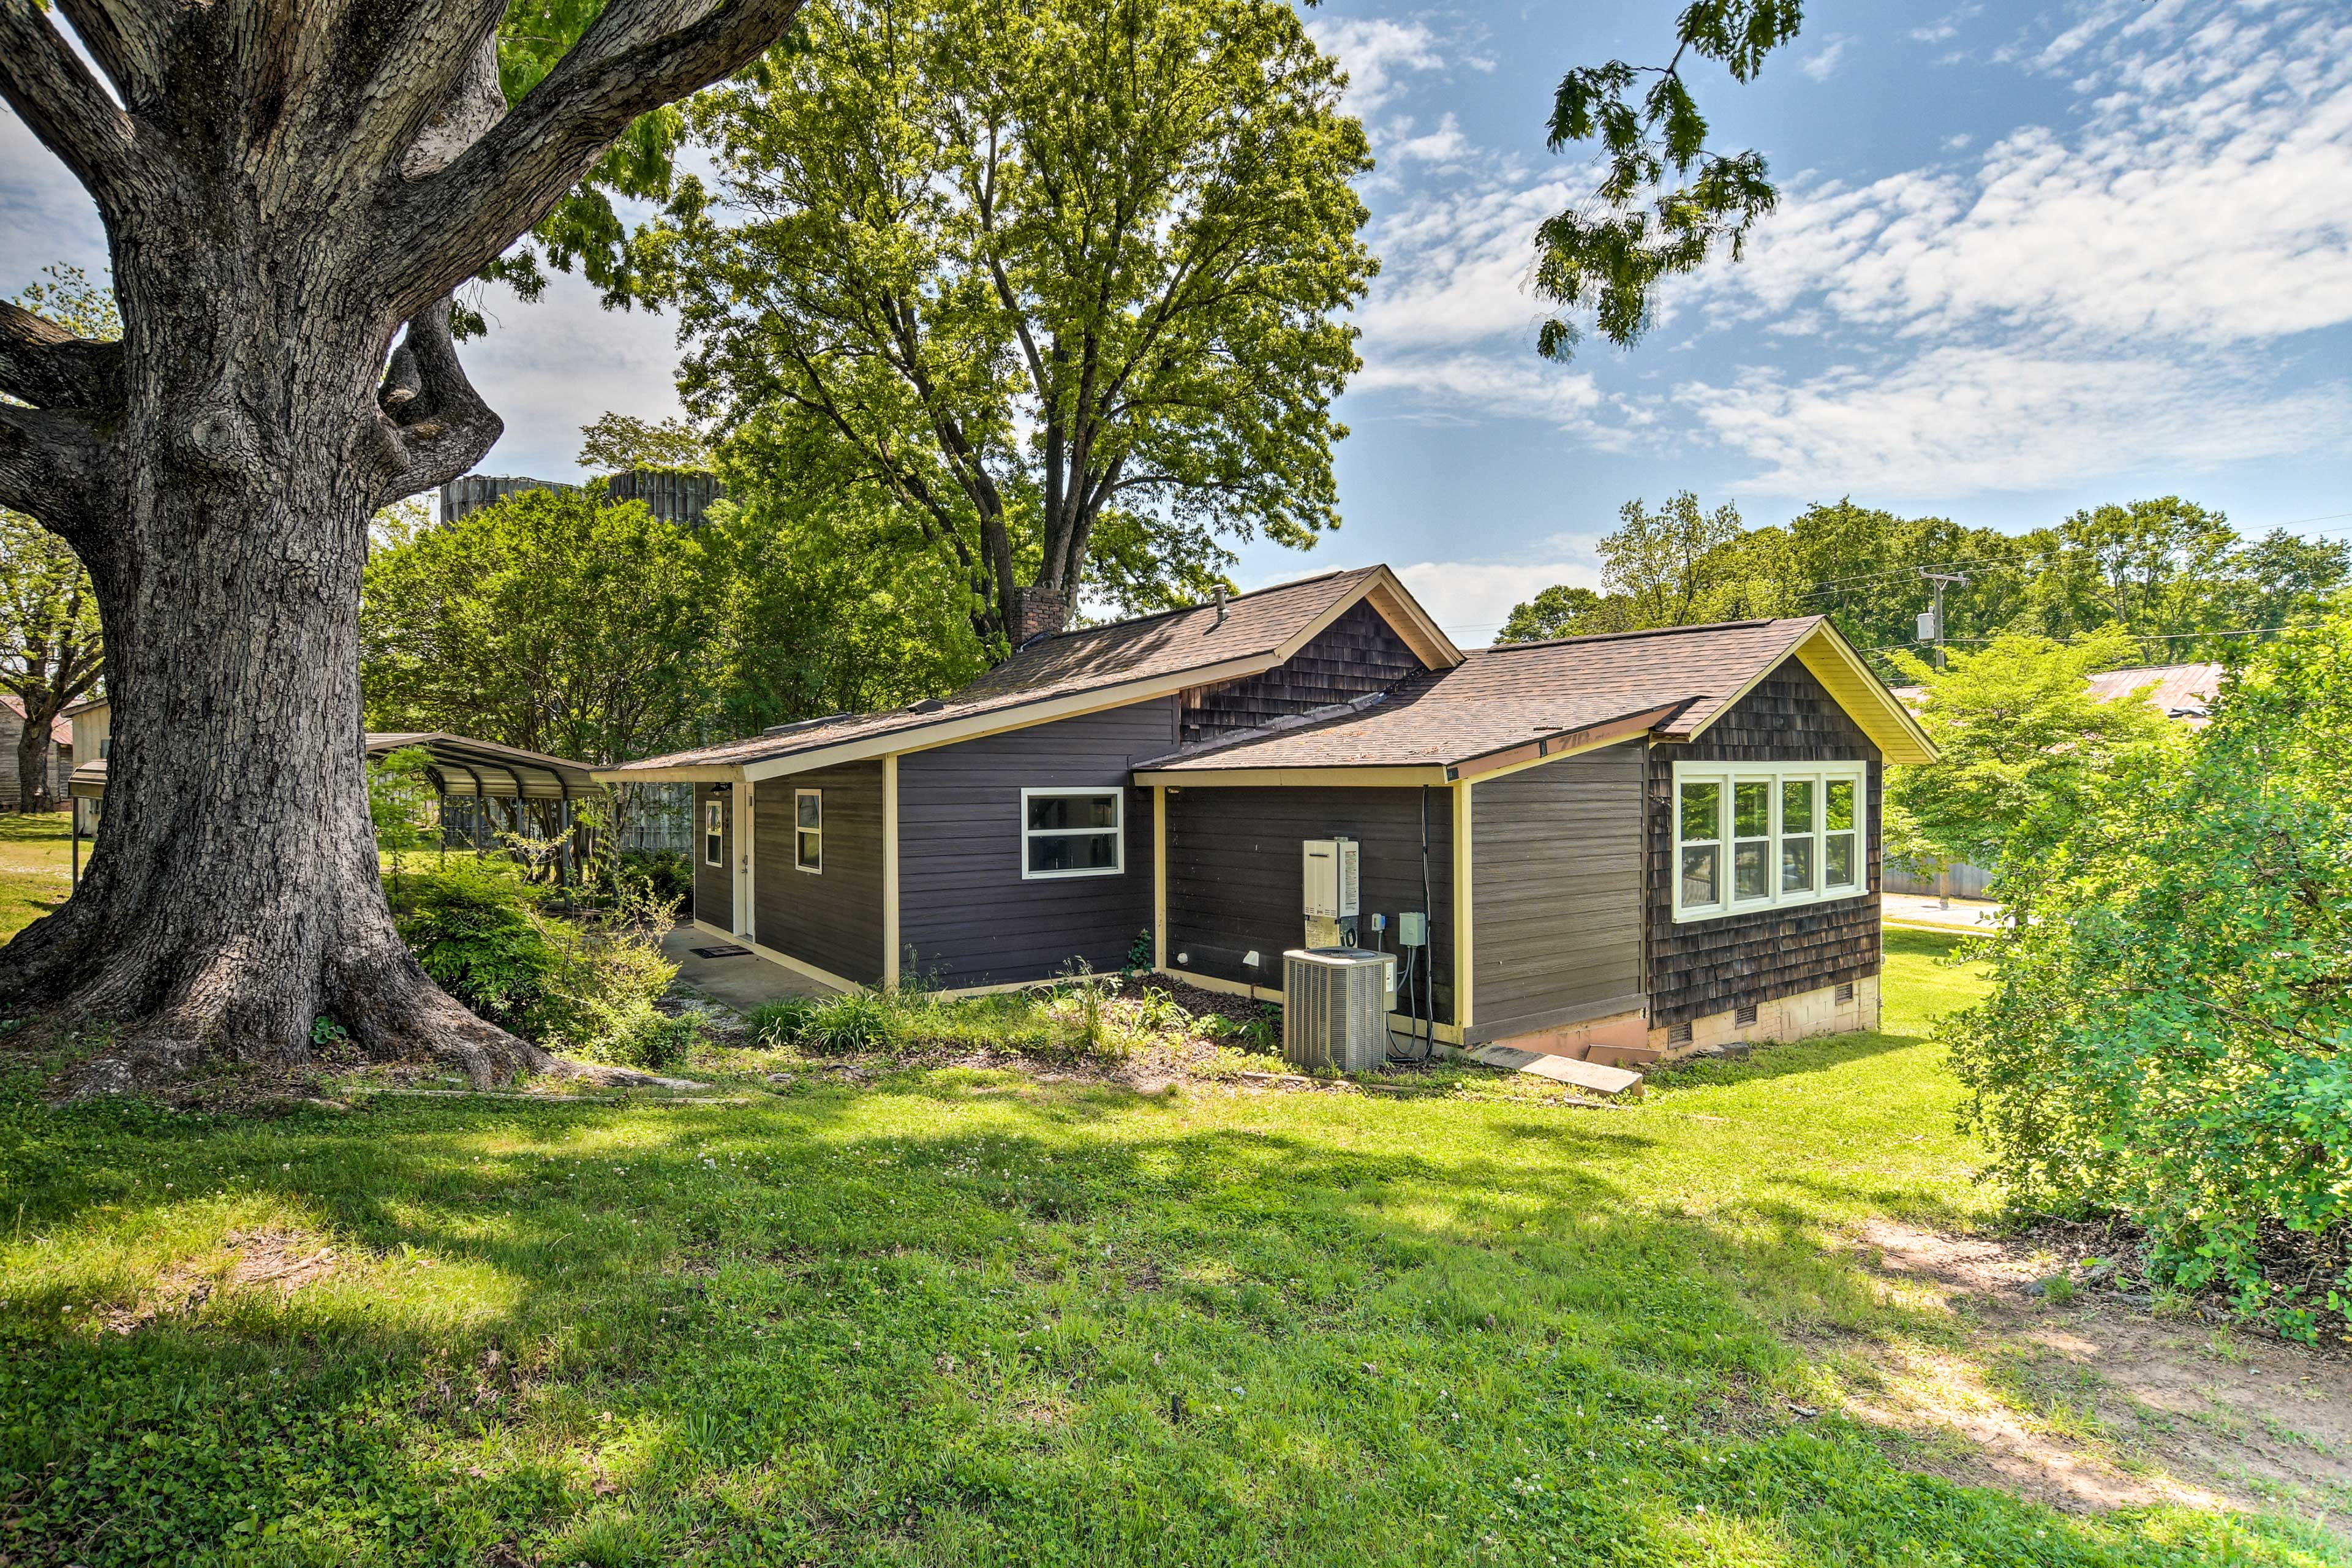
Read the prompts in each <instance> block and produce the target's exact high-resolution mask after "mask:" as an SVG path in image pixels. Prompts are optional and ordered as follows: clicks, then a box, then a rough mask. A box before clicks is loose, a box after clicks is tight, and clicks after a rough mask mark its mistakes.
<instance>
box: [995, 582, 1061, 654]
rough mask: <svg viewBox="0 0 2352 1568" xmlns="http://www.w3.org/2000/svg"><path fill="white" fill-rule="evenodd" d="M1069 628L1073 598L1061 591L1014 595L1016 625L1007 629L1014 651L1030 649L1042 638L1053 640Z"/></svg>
mask: <svg viewBox="0 0 2352 1568" xmlns="http://www.w3.org/2000/svg"><path fill="white" fill-rule="evenodd" d="M1069 624H1070V599H1069V595H1066V594H1065V593H1063V592H1062V591H1061V590H1060V589H1058V588H1044V587H1036V588H1015V589H1014V590H1013V625H1012V626H1008V627H1006V628H1005V629H1006V630H1007V631H1008V632H1009V633H1010V634H1011V635H1012V639H1013V647H1028V646H1029V645H1030V644H1031V643H1033V642H1035V641H1036V640H1037V639H1038V638H1040V637H1051V636H1053V635H1054V634H1055V632H1058V631H1060V630H1061V629H1062V628H1063V627H1064V626H1067V625H1069Z"/></svg>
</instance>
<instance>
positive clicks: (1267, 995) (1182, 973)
mask: <svg viewBox="0 0 2352 1568" xmlns="http://www.w3.org/2000/svg"><path fill="white" fill-rule="evenodd" d="M1153 973H1157V974H1164V975H1166V976H1167V977H1168V978H1169V979H1171V980H1181V981H1182V982H1183V983H1184V984H1187V985H1197V986H1199V987H1200V988H1201V989H1202V990H1203V991H1217V992H1222V993H1223V994H1225V995H1227V996H1246V997H1248V998H1249V999H1250V1000H1251V1001H1253V1002H1272V1003H1274V1004H1276V1005H1280V1004H1281V1002H1282V993H1281V991H1280V990H1278V989H1277V988H1276V987H1274V986H1270V985H1244V984H1242V983H1241V982H1240V981H1238V980H1220V979H1219V978H1217V976H1215V975H1213V974H1195V973H1192V971H1191V970H1189V969H1168V968H1164V967H1163V968H1160V969H1157V970H1155V971H1153ZM1388 1017H1389V1027H1390V1028H1391V1029H1394V1030H1396V1031H1397V1032H1399V1033H1400V1034H1402V1033H1407V1032H1410V1033H1412V1034H1413V1035H1415V1036H1418V1035H1419V1034H1420V1033H1421V1030H1422V1028H1423V1024H1422V1021H1421V1020H1420V1019H1419V1018H1415V1017H1413V1016H1411V1015H1409V1014H1405V1013H1391V1014H1390V1015H1389V1016H1388ZM1427 1027H1428V1028H1429V1029H1430V1030H1431V1031H1432V1033H1433V1037H1434V1038H1436V1039H1437V1040H1439V1041H1441V1042H1442V1043H1444V1044H1445V1045H1449V1046H1454V1045H1460V1044H1461V1043H1462V1031H1461V1030H1460V1029H1457V1028H1455V1027H1454V1026H1453V1025H1451V1024H1431V1025H1429V1026H1427Z"/></svg>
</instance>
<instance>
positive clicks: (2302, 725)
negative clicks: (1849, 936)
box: [1946, 608, 2352, 1339]
mask: <svg viewBox="0 0 2352 1568" xmlns="http://www.w3.org/2000/svg"><path fill="white" fill-rule="evenodd" d="M2347 751H2352V608H2348V609H2347V610H2346V611H2343V612H2339V613H2338V614H2337V615H2336V616H2334V617H2333V618H2332V619H2331V620H2330V621H2329V622H2328V623H2327V624H2326V625H2325V626H2322V627H2320V628H2317V629H2314V630H2309V631H2303V632H2296V633H2291V634H2289V635H2288V636H2286V637H2284V638H2283V639H2282V640H2281V641H2280V642H2278V643H2276V644H2273V645H2271V646H2270V647H2264V648H2262V649H2260V650H2257V651H2256V653H2255V654H2254V656H2253V658H2252V660H2251V662H2250V663H2249V666H2248V667H2247V668H2246V669H2244V670H2243V671H2242V672H2240V673H2239V674H2237V675H2236V676H2234V677H2233V678H2232V679H2231V681H2230V682H2229V683H2228V685H2227V686H2226V687H2225V689H2224V691H2223V693H2222V696H2221V701H2220V703H2219V704H2218V705H2217V707H2216V710H2215V713H2214V721H2213V723H2212V725H2211V727H2210V728H2209V729H2207V730H2206V731H2204V732H2203V733H2202V734H2200V735H2199V736H2198V737H2197V738H2196V741H2195V743H2194V745H2193V746H2192V747H2191V748H2190V749H2189V751H2188V752H2187V754H2186V756H2185V757H2183V758H2179V759H2177V760H2176V759H2173V758H2169V757H2167V756H2164V755H2161V754H2158V755H2155V756H2154V757H2152V759H2151V760H2150V761H2148V762H2147V764H2146V765H2145V766H2143V767H2141V768H2140V769H2138V770H2137V771H2134V772H2126V773H2120V774H2118V775H2116V776H2115V777H2113V778H2112V779H2110V780H2109V781H2108V782H2107V784H2106V785H2105V791H2104V794H2103V795H2101V796H2100V797H2099V798H2098V799H2097V800H2096V801H2095V803H2094V805H2092V807H2091V808H2089V809H2087V810H2086V811H2085V812H2084V816H2082V818H2081V819H2080V821H2079V823H2078V825H2077V826H2076V827H2075V828H2074V831H2073V832H2071V833H2070V834H2069V835H2067V836H2066V837H2064V838H2063V840H2061V841H2060V842H2058V843H2057V844H2056V845H2055V846H2054V847H2053V848H2052V850H2051V852H2050V853H2049V855H2048V856H2047V857H2046V858H2044V859H2043V861H2042V864H2041V865H2040V866H2039V867H2037V868H2036V875H2035V876H2034V877H2032V879H2021V883H2020V884H2019V885H2018V886H2019V888H2020V896H2018V897H2016V898H2014V899H2013V901H2012V904H2011V915H2010V923H2009V924H2008V926H2007V927H2006V928H2005V929H2004V930H2003V931H2002V932H2001V933H2000V935H1999V936H1998V937H1996V938H1993V939H1991V940H1990V941H1989V942H1984V943H1981V944H1979V946H1978V948H1977V951H1978V952H1979V954H1980V955H1981V956H1984V957H1986V958H1988V959H1990V963H1991V967H1992V973H1993V982H1994V984H1993V988H1992V991H1991V993H1990V994H1989V996H1988V997H1987V998H1986V1000H1985V1001H1984V1002H1982V1003H1981V1004H1979V1005H1977V1006H1975V1007H1973V1008H1970V1009H1969V1010H1967V1011H1965V1012H1963V1013H1960V1014H1958V1015H1956V1016H1954V1017H1953V1018H1952V1019H1950V1020H1948V1023H1947V1026H1946V1038H1947V1039H1948V1042H1949V1043H1950V1045H1951V1047H1952V1053H1953V1062H1954V1065H1955V1067H1956V1068H1958V1072H1959V1074H1960V1077H1961V1079H1962V1080H1963V1081H1964V1082H1965V1083H1966V1085H1967V1087H1968V1089H1969V1101H1968V1103H1967V1106H1966V1110H1965V1118H1966V1121H1968V1123H1969V1125H1971V1126H1972V1127H1973V1128H1974V1129H1976V1130H1977V1131H1980V1132H1981V1133H1982V1134H1983V1135H1984V1137H1985V1139H1986V1141H1987V1142H1989V1143H1990V1146H1991V1150H1992V1155H1993V1167H1994V1170H1995V1172H1996V1173H1998V1174H1999V1175H2000V1177H2001V1178H2002V1179H2003V1180H2004V1181H2005V1182H2006V1183H2007V1184H2008V1185H2009V1187H2010V1190H2011V1194H2012V1197H2013V1198H2014V1200H2015V1201H2016V1202H2017V1203H2018V1205H2021V1206H2022V1207H2026V1208H2030V1209H2041V1210H2050V1209H2059V1210H2068V1209H2077V1210H2080V1209H2087V1210H2095V1211H2104V1212H2109V1213H2119V1214H2122V1215H2127V1216H2129V1217H2130V1218H2132V1219H2134V1220H2135V1221H2137V1223H2138V1224H2140V1225H2141V1226H2143V1227H2144V1228H2145V1229H2146V1231H2147V1238H2148V1267H2149V1270H2150V1272H2151V1274H2152V1275H2153V1276H2154V1277H2155V1278H2156V1279H2158V1282H2159V1283H2162V1284H2165V1285H2168V1286H2170V1287H2173V1288H2175V1289H2182V1290H2196V1289H2205V1288H2208V1287H2215V1286H2218V1287H2221V1288H2224V1289H2228V1290H2229V1291H2230V1292H2231V1294H2232V1296H2233V1297H2234V1299H2235V1300H2236V1304H2237V1306H2238V1307H2239V1309H2240V1310H2242V1311H2243V1312H2245V1313H2247V1314H2248V1315H2250V1316H2254V1317H2258V1318H2261V1319H2263V1320H2265V1321H2270V1322H2272V1323H2273V1324H2275V1325H2276V1326H2277V1327H2278V1328H2279V1329H2281V1330H2282V1331H2285V1332H2287V1333H2289V1334H2293V1335H2295V1336H2297V1337H2300V1338H2305V1339H2308V1338H2310V1337H2312V1336H2313V1334H2314V1333H2315V1331H2316V1327H2317V1324H2318V1322H2319V1321H2320V1320H2321V1318H2323V1317H2334V1318H2336V1320H2338V1321H2341V1319H2342V1318H2343V1316H2344V1314H2345V1313H2346V1311H2347V1309H2352V801H2347V798H2346V796H2345V792H2344V763H2343V759H2344V757H2345V756H2346V755H2347Z"/></svg>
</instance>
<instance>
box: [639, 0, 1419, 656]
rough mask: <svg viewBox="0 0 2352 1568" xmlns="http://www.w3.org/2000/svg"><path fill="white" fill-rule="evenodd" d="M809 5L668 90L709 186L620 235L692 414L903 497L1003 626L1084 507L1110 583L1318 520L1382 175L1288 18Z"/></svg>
mask: <svg viewBox="0 0 2352 1568" xmlns="http://www.w3.org/2000/svg"><path fill="white" fill-rule="evenodd" d="M806 25H807V38H808V45H809V47H807V49H806V50H805V51H803V52H800V53H796V54H792V55H789V56H780V57H772V58H771V60H770V62H769V65H768V68H767V69H766V71H765V73H764V74H763V75H761V76H760V77H759V78H757V79H747V80H744V81H740V82H737V83H734V84H730V86H728V87H726V88H724V89H720V90H718V91H715V92H712V93H709V94H705V95H703V96H702V97H701V98H699V99H698V100H695V102H694V103H693V104H692V105H691V106H690V107H689V109H688V121H689V124H690V126H691V128H692V132H693V134H694V135H695V136H696V138H697V139H698V141H699V142H701V143H703V144H704V146H705V147H707V149H708V151H709V154H710V156H711V158H712V159H713V161H714V163H715V164H716V180H717V188H716V190H715V191H706V190H705V189H703V188H702V187H701V185H700V184H698V183H688V184H687V186H686V188H685V189H684V191H683V192H682V194H681V195H680V197H679V199H678V200H677V203H675V204H674V205H673V217H672V220H671V221H670V222H668V223H667V224H666V225H663V226H657V227H656V229H654V230H653V231H652V232H651V233H649V234H648V236H647V237H646V239H645V241H644V242H643V243H642V244H641V245H640V247H639V255H640V261H639V267H640V272H641V276H642V278H643V279H645V280H646V281H647V282H648V283H649V284H650V285H653V286H655V287H656V288H657V289H660V290H661V291H663V292H666V293H667V295H668V296H669V297H671V298H673V299H674V300H676V301H677V305H678V307H679V310H680V312H681V332H682V334H683V335H684V337H685V339H686V341H687V342H688V345H689V353H688V357H687V360H686V363H685V365H684V366H683V368H682V370H681V373H680V385H681V389H682V391H683V393H684V395H685V397H686V400H687V404H688V409H689V410H690V411H691V412H693V413H694V414H696V415H697V416H704V417H706V418H708V419H709V420H710V421H712V422H714V423H716V424H717V425H718V426H720V427H721V428H722V429H731V428H734V427H737V426H741V425H742V424H743V423H744V422H745V421H747V420H748V419H750V418H751V417H752V416H755V415H766V416H770V417H772V418H779V419H786V420H789V421H791V422H793V423H796V424H798V425H799V426H803V428H804V430H805V433H806V436H807V439H806V441H805V443H804V445H803V462H804V464H806V465H809V466H813V467H814V466H819V465H830V466H831V468H833V469H834V470H835V471H837V472H839V473H841V474H843V475H844V476H845V477H852V478H855V479H857V480H859V481H861V482H863V483H864V484H865V485H866V486H867V487H868V488H869V489H873V490H876V491H878V492H879V493H881V494H883V495H885V496H887V498H888V499H889V500H891V501H892V502H893V503H895V504H896V505H898V507H899V508H900V509H901V510H904V511H905V512H906V513H907V515H908V517H910V518H911V519H912V520H913V521H915V523H916V525H917V526H918V527H919V529H920V530H921V531H922V532H923V534H924V536H925V539H926V541H927V542H928V544H929V548H931V549H932V550H934V551H935V552H938V553H939V554H940V557H941V558H942V559H943V560H944V561H946V562H948V563H950V565H951V567H952V568H953V569H954V571H955V572H956V573H957V574H959V576H960V577H961V580H962V581H963V582H964V584H966V586H967V591H968V593H969V595H970V599H971V622H972V626H973V628H974V630H975V632H976V633H977V634H979V635H980V636H981V637H982V638H983V639H984V640H993V641H996V642H997V644H998V646H999V647H1002V646H1003V641H1004V640H1005V639H1006V638H1007V637H1008V634H1010V633H1011V632H1012V630H1013V628H1014V627H1016V626H1020V625H1022V623H1023V614H1022V610H1023V606H1024V605H1027V606H1028V607H1029V608H1030V609H1031V610H1032V612H1033V617H1032V619H1031V622H1030V626H1031V627H1032V629H1034V627H1035V626H1039V625H1043V626H1059V625H1061V624H1062V620H1063V618H1064V617H1065V616H1066V614H1067V612H1068V610H1069V608H1070V606H1071V605H1073V604H1074V603H1075V600H1076V595H1077V593H1078V591H1079V589H1080V587H1081V586H1082V585H1087V584H1100V583H1101V582H1102V579H1101V578H1100V577H1099V576H1097V577H1094V578H1090V577H1089V574H1088V566H1089V563H1090V561H1091V560H1092V559H1093V558H1094V555H1095V550H1096V544H1097V535H1098V533H1100V532H1101V531H1104V530H1105V529H1106V525H1107V520H1108V526H1109V527H1110V528H1111V529H1113V530H1115V531H1117V532H1118V535H1119V539H1118V542H1119V543H1120V544H1121V546H1122V553H1121V556H1120V562H1121V577H1120V580H1121V581H1122V582H1130V583H1131V582H1132V581H1133V580H1134V579H1135V578H1136V576H1137V567H1138V564H1139V563H1142V562H1165V563H1171V566H1170V568H1169V570H1170V571H1171V572H1172V573H1174V574H1177V575H1179V576H1181V574H1182V573H1183V572H1184V571H1185V570H1186V569H1187V566H1188V563H1196V562H1197V559H1198V553H1199V552H1200V550H1201V549H1202V546H1203V545H1204V544H1205V545H1209V546H1211V547H1213V544H1214V541H1215V540H1217V539H1219V538H1237V537H1249V536H1251V535H1254V534H1258V533H1263V534H1265V535H1267V536H1270V537H1272V538H1274V539H1276V540H1278V541H1281V542H1284V543H1287V544H1292V545H1297V546H1301V547H1304V546H1306V545H1307V544H1308V543H1311V542H1312V541H1313V540H1314V538H1315V536H1316V535H1317V534H1318V532H1319V531H1322V530H1324V529H1326V528H1328V527H1330V526H1332V525H1333V524H1334V523H1335V522H1336V521H1337V512H1336V506H1335V502H1336V494H1337V492H1336V488H1335V484H1334V481H1333V478H1332V470H1331V447H1332V444H1333V442H1335V441H1336V440H1338V439H1339V437H1342V436H1343V435H1344V434H1345V433H1346V432H1345V429H1344V427H1343V426H1341V425H1340V424H1339V422H1338V421H1337V420H1336V419H1334V418H1333V417H1332V415H1331V406H1330V405H1331V401H1332V399H1333V398H1334V397H1335V396H1337V395H1338V394H1339V390H1340V388H1341V386H1342V385H1343V384H1344V383H1345V381H1346V379H1347V377H1348V376H1349V374H1351V373H1352V372H1353V371H1354V370H1355V369H1356V367H1357V364H1358V361H1357V358H1356V354H1355V350H1354V346H1353V339H1354V335H1355V334H1354V330H1353V329H1352V328H1351V327H1349V326H1348V325H1347V324H1346V323H1344V322H1343V321H1339V319H1338V314H1339V311H1341V310H1344V309H1345V308H1347V307H1348V306H1349V305H1350V304H1351V303H1352V302H1353V301H1355V300H1357V299H1359V298H1360V297H1361V295H1362V293H1363V291H1364V289H1365V286H1366V280H1367V279H1369V278H1370V275H1371V272H1372V270H1373V266H1374V263H1373V260H1372V258H1371V256H1370V252H1369V251H1368V250H1367V249H1366V248H1365V247H1364V245H1363V243H1362V242H1361V240H1360V238H1359V237H1358V230H1359V229H1360V227H1361V226H1362V225H1363V224H1364V222H1365V219H1366V216H1367V215H1366V212H1365V208H1364V206H1363V204H1362V203H1361V201H1360V200H1359V199H1358V197H1357V195H1356V193H1355V191H1354V190H1353V189H1352V188H1351V186H1350V184H1349V181H1350V180H1352V179H1353V178H1354V177H1355V176H1357V175H1358V174H1362V173H1363V172H1364V171H1365V170H1366V169H1368V168H1369V167H1370V157H1369V154H1368V153H1367V151H1366V143H1365V140H1364V135H1363V132H1362V129H1361V127H1360V125H1359V124H1358V123H1357V122H1356V121H1354V120H1353V119H1351V118H1349V117H1348V116H1347V115H1345V114H1343V113H1341V112H1340V110H1339V94H1340V89H1341V84H1342V78H1341V77H1340V75H1339V71H1338V69H1337V68H1336V67H1335V66H1334V65H1333V63H1332V62H1331V60H1330V59H1329V58H1327V57H1326V56H1324V55H1323V54H1322V53H1321V52H1320V51H1319V50H1318V49H1317V47H1315V44H1314V43H1313V41H1312V40H1311V39H1310V38H1309V37H1307V32H1306V30H1305V28H1304V27H1303V26H1301V25H1300V23H1299V20H1298V17H1297V15H1296V13H1294V12H1293V11H1292V10H1291V9H1290V7H1289V6H1287V5H1281V4H1277V3H1276V0H1161V3H1158V4H1147V3H1145V0H1037V3H1035V4H1031V5H1022V6H1017V7H1014V6H1006V5H1002V4H999V3H997V0H835V3H832V4H827V5H818V6H813V7H812V8H811V10H810V12H809V14H808V16H807V23H806ZM1165 575H1166V574H1163V573H1160V572H1157V571H1149V570H1148V571H1145V572H1144V573H1142V576H1143V578H1144V579H1145V582H1144V584H1143V586H1142V587H1141V588H1140V589H1139V590H1138V593H1139V595H1140V596H1142V597H1146V598H1149V596H1150V595H1151V594H1152V593H1153V592H1155V591H1158V590H1157V589H1156V588H1155V587H1154V585H1153V584H1160V585H1161V586H1164V584H1165ZM1010 640H1013V641H1018V640H1019V638H1018V637H1010Z"/></svg>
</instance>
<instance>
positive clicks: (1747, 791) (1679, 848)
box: [1675, 763, 1867, 920]
mask: <svg viewBox="0 0 2352 1568" xmlns="http://www.w3.org/2000/svg"><path fill="white" fill-rule="evenodd" d="M1866 773H1867V770H1866V768H1865V766H1864V764H1863V763H1675V872H1676V874H1675V919H1676V920H1701V919H1706V918H1709V917H1712V916H1716V915H1725V914H1735V913H1738V912H1740V911H1742V910H1763V909H1772V908H1776V907H1778V906H1780V905H1784V904H1801V903H1810V902H1812V901H1813V900H1819V899H1838V898H1847V897H1851V896H1852V895H1853V894H1856V893H1860V892H1864V891H1866V890H1867V889H1866V888H1865V886H1864V883H1865V881H1866V878H1865V876H1864V860H1863V855H1864V847H1863V843H1862V811H1863V805H1862V802H1863V795H1862V792H1863V789H1864V779H1865V777H1866Z"/></svg>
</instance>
